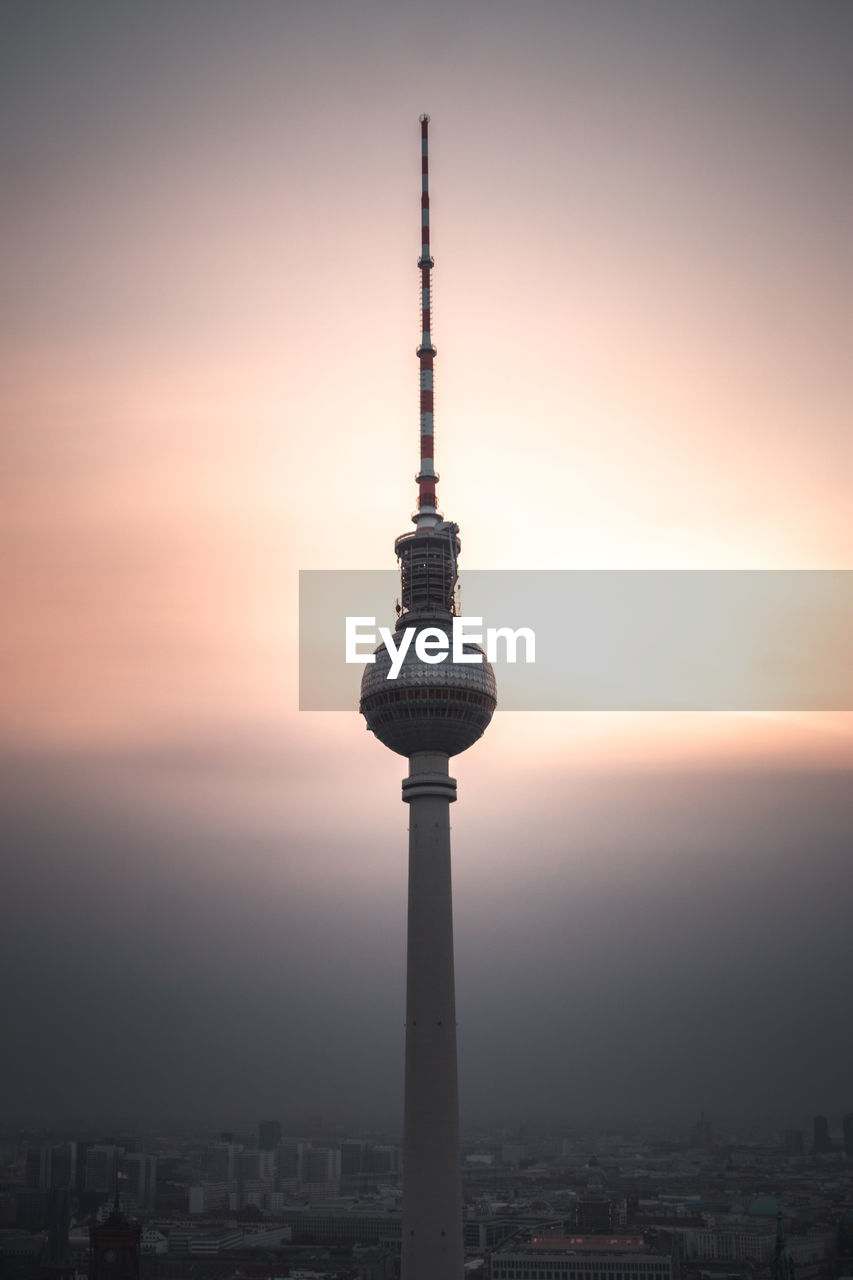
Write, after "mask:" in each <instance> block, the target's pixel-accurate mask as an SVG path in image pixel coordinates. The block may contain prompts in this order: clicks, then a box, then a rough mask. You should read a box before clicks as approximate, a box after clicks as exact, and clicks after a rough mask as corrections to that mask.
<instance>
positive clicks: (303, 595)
mask: <svg viewBox="0 0 853 1280" xmlns="http://www.w3.org/2000/svg"><path fill="white" fill-rule="evenodd" d="M399 589H400V579H399V575H398V574H397V573H395V572H394V571H392V570H388V571H384V570H377V571H367V570H365V571H351V572H350V571H340V572H339V571H337V570H305V571H303V572H301V573H300V575H299V705H300V708H301V709H302V710H304V711H345V710H355V709H357V707H358V698H359V686H360V682H361V677H362V673H363V670H364V663H365V661H366V660H367V656H368V655H369V654H370V653H371V651H372V650H374V649H375V648H376V647H377V646H381V645H383V644H385V645H386V646H387V647H388V648H389V653H390V654H391V659H392V660H391V663H390V666H389V673H390V672H393V671H394V669H395V667H396V668H397V670H398V671H399V670H400V667H401V665H402V657H401V656H400V654H401V653H402V650H401V646H407V645H408V644H411V645H412V647H413V651H416V652H418V654H419V655H421V654H422V655H423V656H424V658H425V660H426V661H428V662H431V663H433V664H435V670H436V672H439V671H440V670H441V665H440V664H441V663H442V662H452V661H453V650H454V644H458V648H457V650H456V653H457V657H463V655H464V657H463V660H465V661H471V660H472V654H473V653H474V652H475V651H472V650H471V647H470V642H472V641H473V642H479V644H480V645H481V647H482V648H483V649H487V650H488V652H489V657H490V661H491V662H492V666H493V667H494V671H495V675H496V677H497V682H498V707H499V708H500V709H501V710H504V711H850V710H853V653H851V640H853V571H848V570H819V571H812V570H791V571H788V570H784V571H783V570H778V571H777V570H774V571H764V570H755V571H728V570H719V571H717V570H708V571H689V572H688V571H683V572H682V571H667V570H661V571H658V570H640V571H635V570H624V571H623V570H608V571H598V570H595V571H583V570H541V571H540V570H516V571H512V570H510V571H498V570H467V571H465V573H464V575H463V576H462V579H461V589H460V598H459V603H458V606H457V612H458V614H459V619H458V622H457V634H456V635H452V636H448V635H444V636H442V635H441V634H440V633H439V634H438V635H433V636H431V637H430V636H426V637H420V638H419V637H418V635H417V634H416V632H415V631H414V629H412V634H411V635H410V636H409V637H408V639H407V638H406V637H405V636H403V635H401V633H400V632H399V631H396V632H395V630H394V628H395V622H396V612H395V604H396V600H397V597H398V594H399ZM383 629H384V630H383ZM418 644H419V645H421V648H420V649H417V650H415V646H416V645H418ZM466 645H468V648H467V649H466V648H465V646H466ZM474 660H477V659H476V658H474ZM388 678H389V679H393V678H394V677H393V676H392V675H390V674H389V677H388Z"/></svg>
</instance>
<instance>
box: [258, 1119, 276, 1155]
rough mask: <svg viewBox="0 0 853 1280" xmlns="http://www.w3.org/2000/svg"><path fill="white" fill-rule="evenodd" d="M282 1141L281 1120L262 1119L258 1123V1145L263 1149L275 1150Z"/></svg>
mask: <svg viewBox="0 0 853 1280" xmlns="http://www.w3.org/2000/svg"><path fill="white" fill-rule="evenodd" d="M280 1143H281V1121H280V1120H262V1121H261V1122H260V1124H259V1125H258V1146H259V1147H260V1149H261V1151H275V1149H276V1147H277V1146H279V1144H280Z"/></svg>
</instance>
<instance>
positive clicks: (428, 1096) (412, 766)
mask: <svg viewBox="0 0 853 1280" xmlns="http://www.w3.org/2000/svg"><path fill="white" fill-rule="evenodd" d="M455 799H456V780H455V779H454V778H451V777H449V776H448V756H447V755H446V754H444V753H442V752H437V751H418V752H415V753H414V754H413V755H411V756H410V757H409V777H408V778H406V779H405V780H404V781H403V800H404V801H405V802H406V803H407V804H408V805H409V806H410V807H409V915H408V941H407V964H406V1075H405V1122H404V1136H403V1255H402V1277H403V1280H461V1277H462V1271H463V1241H462V1184H461V1180H460V1173H459V1092H458V1085H457V1075H456V997H455V989H454V980H453V904H452V890H451V871H450V804H451V802H452V801H453V800H455Z"/></svg>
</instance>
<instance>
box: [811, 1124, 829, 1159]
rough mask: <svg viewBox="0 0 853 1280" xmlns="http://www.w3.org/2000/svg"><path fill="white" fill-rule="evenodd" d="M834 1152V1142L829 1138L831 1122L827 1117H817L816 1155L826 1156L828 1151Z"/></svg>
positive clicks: (815, 1128) (815, 1126)
mask: <svg viewBox="0 0 853 1280" xmlns="http://www.w3.org/2000/svg"><path fill="white" fill-rule="evenodd" d="M831 1150H832V1140H831V1138H830V1136H829V1121H828V1120H827V1118H826V1116H815V1118H814V1151H815V1155H816V1156H819V1155H824V1154H826V1152H827V1151H831Z"/></svg>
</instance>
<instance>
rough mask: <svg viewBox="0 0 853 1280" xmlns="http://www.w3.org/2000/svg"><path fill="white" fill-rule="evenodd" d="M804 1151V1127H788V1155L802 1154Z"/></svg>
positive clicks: (786, 1143)
mask: <svg viewBox="0 0 853 1280" xmlns="http://www.w3.org/2000/svg"><path fill="white" fill-rule="evenodd" d="M804 1151H805V1139H804V1137H803V1131H802V1129H786V1130H785V1154H786V1155H788V1156H801V1155H802V1154H803V1152H804Z"/></svg>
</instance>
